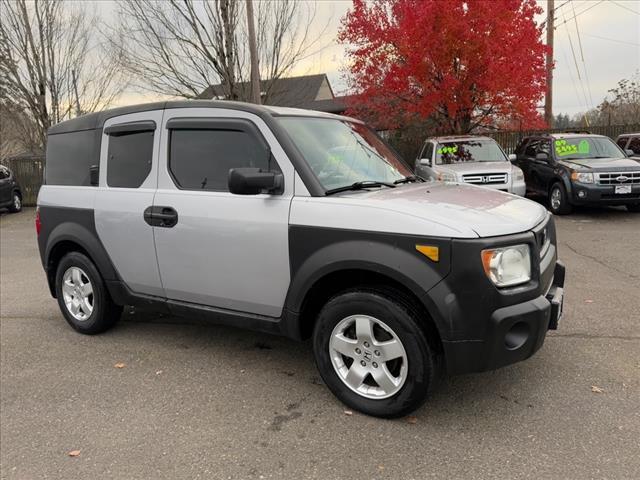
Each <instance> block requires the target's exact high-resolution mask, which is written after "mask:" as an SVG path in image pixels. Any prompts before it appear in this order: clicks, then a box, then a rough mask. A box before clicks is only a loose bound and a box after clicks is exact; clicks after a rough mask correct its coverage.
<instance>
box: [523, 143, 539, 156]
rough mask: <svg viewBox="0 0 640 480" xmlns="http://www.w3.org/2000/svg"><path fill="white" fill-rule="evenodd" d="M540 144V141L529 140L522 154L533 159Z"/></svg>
mask: <svg viewBox="0 0 640 480" xmlns="http://www.w3.org/2000/svg"><path fill="white" fill-rule="evenodd" d="M539 144H540V140H535V139H534V140H531V141H530V142H529V144H528V145H527V148H525V149H524V154H525V156H527V157H535V156H536V151H537V148H538V145H539Z"/></svg>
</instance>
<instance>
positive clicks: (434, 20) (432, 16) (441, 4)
mask: <svg viewBox="0 0 640 480" xmlns="http://www.w3.org/2000/svg"><path fill="white" fill-rule="evenodd" d="M540 12H541V9H540V8H539V7H538V6H537V5H536V2H535V0H377V1H375V2H368V1H366V0H353V7H352V8H351V9H350V10H349V12H348V13H347V15H346V16H345V18H343V19H342V26H341V29H340V33H339V40H340V41H341V42H342V43H344V44H346V45H347V48H348V53H347V55H348V58H349V67H348V76H347V77H348V81H349V83H350V87H351V88H352V89H353V91H354V92H355V94H356V96H355V98H356V103H354V105H353V109H355V113H356V114H358V113H362V109H361V108H359V107H363V106H364V107H365V109H366V111H367V112H368V113H369V114H370V115H369V116H370V117H371V116H372V115H371V114H373V120H374V121H376V120H377V121H378V122H382V123H384V124H387V125H388V124H389V122H393V123H394V124H395V125H402V124H407V123H409V122H411V123H415V122H416V121H425V120H429V123H435V125H436V129H437V130H440V131H443V132H444V131H446V132H451V133H467V132H471V131H473V130H474V129H476V128H477V127H479V126H483V125H484V126H488V125H498V124H518V125H521V126H522V127H523V128H536V127H543V126H544V122H543V121H542V119H541V116H540V115H539V114H538V112H537V111H536V107H537V105H538V102H539V101H540V99H541V97H542V96H543V93H544V89H545V64H544V56H545V52H546V46H545V45H544V44H543V43H542V41H541V36H542V27H540V26H538V25H536V23H535V21H534V15H535V14H538V13H540ZM358 106H359V107H358Z"/></svg>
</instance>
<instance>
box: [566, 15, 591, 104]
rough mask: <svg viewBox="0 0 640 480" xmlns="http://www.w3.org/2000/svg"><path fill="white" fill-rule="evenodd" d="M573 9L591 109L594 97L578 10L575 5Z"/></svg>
mask: <svg viewBox="0 0 640 480" xmlns="http://www.w3.org/2000/svg"><path fill="white" fill-rule="evenodd" d="M571 8H572V9H573V20H574V21H575V23H576V35H577V37H578V46H579V47H580V58H581V59H582V71H583V72H584V79H585V82H586V83H587V91H588V92H589V101H590V102H591V107H593V96H592V95H591V83H590V82H589V74H588V73H587V64H586V63H585V61H584V52H583V50H582V39H581V38H580V29H579V28H578V16H577V15H576V10H575V7H574V4H573V3H571Z"/></svg>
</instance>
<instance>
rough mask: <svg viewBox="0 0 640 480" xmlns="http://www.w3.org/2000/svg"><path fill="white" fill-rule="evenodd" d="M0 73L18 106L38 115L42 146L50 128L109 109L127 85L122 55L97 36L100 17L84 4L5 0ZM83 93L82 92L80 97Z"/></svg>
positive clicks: (0, 24) (34, 117) (2, 1)
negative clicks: (105, 47)
mask: <svg viewBox="0 0 640 480" xmlns="http://www.w3.org/2000/svg"><path fill="white" fill-rule="evenodd" d="M0 8H1V10H2V22H0V76H1V78H2V83H3V85H4V87H3V88H4V90H5V91H6V95H7V99H6V101H7V102H11V104H12V108H14V107H15V108H17V109H18V110H19V111H23V112H25V113H26V114H28V116H29V117H31V118H32V120H33V121H32V123H31V124H32V125H34V127H33V128H35V129H36V130H37V137H38V139H39V143H40V146H41V147H43V146H44V144H45V141H46V133H47V129H48V128H49V127H50V126H51V125H53V124H55V123H57V122H60V121H62V120H65V119H67V118H70V117H71V116H72V115H74V114H77V113H78V111H77V110H78V108H77V107H76V106H77V105H79V106H80V108H79V110H80V113H85V112H91V111H95V110H97V109H101V108H105V107H107V106H108V105H109V104H110V103H111V102H112V101H113V100H114V98H115V97H116V96H117V95H118V94H119V93H120V92H121V91H122V89H123V87H124V83H125V82H123V79H122V76H121V74H120V71H119V69H118V59H117V58H115V57H113V56H112V55H109V54H105V53H104V52H101V51H100V47H101V45H100V44H99V43H97V42H96V41H95V40H94V37H95V36H94V31H95V30H94V27H95V25H96V17H95V16H91V15H90V14H89V13H88V12H87V9H86V7H85V5H84V4H82V3H71V2H63V1H61V0H29V1H28V0H0ZM76 92H77V95H76Z"/></svg>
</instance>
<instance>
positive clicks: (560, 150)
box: [555, 140, 590, 157]
mask: <svg viewBox="0 0 640 480" xmlns="http://www.w3.org/2000/svg"><path fill="white" fill-rule="evenodd" d="M555 148H556V154H557V155H558V156H559V157H564V156H567V155H572V154H575V153H578V154H585V155H587V154H589V150H590V145H589V142H587V141H586V140H580V143H578V144H577V145H574V144H571V143H567V141H566V140H556V141H555Z"/></svg>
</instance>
